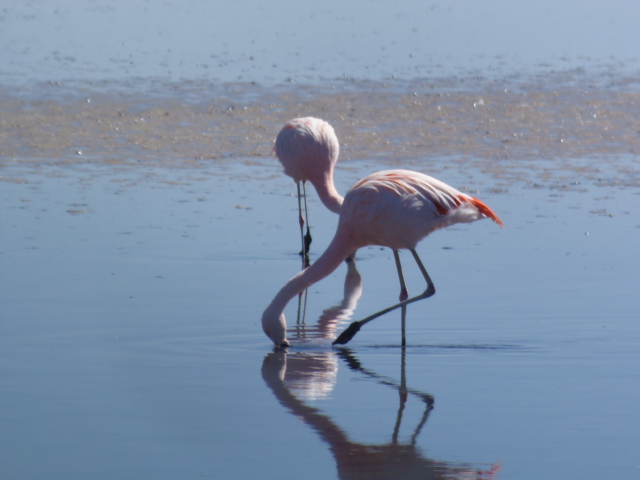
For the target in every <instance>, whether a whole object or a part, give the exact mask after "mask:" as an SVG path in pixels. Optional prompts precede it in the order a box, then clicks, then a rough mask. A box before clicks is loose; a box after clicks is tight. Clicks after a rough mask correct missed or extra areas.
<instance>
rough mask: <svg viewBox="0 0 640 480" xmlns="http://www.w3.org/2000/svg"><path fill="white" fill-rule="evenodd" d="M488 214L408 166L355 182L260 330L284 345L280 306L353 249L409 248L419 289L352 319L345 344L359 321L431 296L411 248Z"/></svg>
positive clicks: (491, 214)
mask: <svg viewBox="0 0 640 480" xmlns="http://www.w3.org/2000/svg"><path fill="white" fill-rule="evenodd" d="M485 217H488V218H491V219H492V220H493V221H494V222H496V223H497V224H498V225H500V226H501V227H502V226H503V223H502V221H501V220H500V219H499V218H498V216H497V215H496V214H495V213H494V212H493V211H492V210H491V209H490V208H489V207H488V206H487V205H485V204H484V203H482V202H481V201H480V200H478V199H476V198H474V197H472V196H470V195H467V194H465V193H462V192H459V191H458V190H456V189H454V188H453V187H450V186H449V185H447V184H445V183H443V182H441V181H439V180H436V179H435V178H432V177H429V176H427V175H424V174H422V173H418V172H414V171H410V170H387V171H383V172H378V173H374V174H372V175H369V176H368V177H365V178H364V179H362V180H360V181H359V182H357V183H356V184H355V185H354V186H353V187H351V189H350V190H349V192H348V193H347V195H346V197H345V198H344V202H343V204H342V209H341V211H340V219H339V221H338V228H337V230H336V234H335V236H334V237H333V240H332V241H331V243H330V244H329V247H328V248H327V249H326V250H325V252H324V253H323V254H322V255H321V256H320V258H318V260H317V261H316V262H315V263H314V264H313V265H311V266H310V267H308V268H305V269H304V270H302V271H301V272H300V273H298V274H297V275H295V276H294V277H293V278H292V279H291V280H289V282H287V283H286V284H285V286H284V287H282V289H281V290H280V291H279V292H278V293H277V294H276V296H275V297H274V298H273V300H272V301H271V303H270V304H269V306H268V307H267V308H266V310H265V311H264V313H263V314H262V329H263V330H264V332H265V334H266V335H267V337H269V338H270V339H271V341H272V342H273V343H274V344H275V345H276V346H288V345H289V342H288V341H287V339H286V333H287V323H286V320H285V317H284V308H285V307H286V305H287V303H289V301H290V300H291V299H292V298H293V297H294V296H296V295H297V294H298V293H300V292H302V291H303V290H304V289H306V288H308V287H309V286H310V285H312V284H314V283H316V282H318V281H320V280H322V279H323V278H324V277H326V276H327V275H329V274H330V273H331V272H333V271H334V270H335V269H336V268H338V266H339V265H340V263H341V262H342V261H343V260H344V259H345V258H347V257H348V256H349V254H351V252H355V251H356V250H357V249H359V248H362V247H366V246H369V245H382V246H386V247H389V248H391V249H393V250H394V252H396V251H397V250H399V249H407V250H409V251H410V252H411V254H412V255H413V258H414V259H415V261H416V263H417V264H418V268H419V269H420V271H421V272H422V275H423V277H424V279H425V281H426V282H427V288H426V289H425V291H424V292H423V293H421V294H420V295H417V296H415V297H412V298H409V299H406V300H403V301H401V302H400V303H398V304H396V305H393V306H392V307H389V308H387V309H385V310H382V311H380V312H378V313H376V314H374V315H371V316H370V317H367V318H365V319H364V320H361V321H359V322H354V323H352V324H351V326H350V327H349V328H348V329H347V330H346V331H345V332H343V334H342V335H340V337H338V339H336V341H334V344H335V343H347V342H348V341H349V340H350V339H351V338H352V337H353V336H354V335H355V334H356V333H357V332H358V330H359V329H360V327H361V326H362V325H364V324H365V323H367V322H369V321H371V320H373V319H374V318H376V317H378V316H380V315H382V314H384V313H387V312H389V311H391V310H394V309H396V308H399V307H402V306H404V305H407V304H409V303H412V302H415V301H417V300H420V299H422V298H428V297H430V296H432V295H433V294H434V293H435V291H436V289H435V286H434V285H433V282H432V281H431V278H430V277H429V274H428V273H427V270H426V269H425V267H424V265H423V264H422V261H421V260H420V257H419V256H418V254H417V253H416V250H415V247H416V245H417V244H418V242H419V241H420V240H422V239H423V238H424V237H426V236H427V235H429V234H430V233H431V232H434V231H436V230H439V229H441V228H444V227H448V226H449V225H453V224H455V223H467V222H473V221H475V220H479V219H481V218H485Z"/></svg>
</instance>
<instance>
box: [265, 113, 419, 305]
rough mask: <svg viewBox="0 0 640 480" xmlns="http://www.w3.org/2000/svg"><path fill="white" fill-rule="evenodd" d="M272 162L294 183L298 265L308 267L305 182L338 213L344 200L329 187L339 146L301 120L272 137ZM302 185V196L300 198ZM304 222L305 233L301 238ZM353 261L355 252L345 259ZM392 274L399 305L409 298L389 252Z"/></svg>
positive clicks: (328, 131) (322, 128)
mask: <svg viewBox="0 0 640 480" xmlns="http://www.w3.org/2000/svg"><path fill="white" fill-rule="evenodd" d="M273 149H274V151H275V154H276V158H278V160H279V161H280V163H281V164H282V166H283V167H284V173H285V174H286V175H288V176H290V177H291V178H293V180H294V181H295V182H296V186H297V189H298V219H299V223H300V242H301V244H302V250H301V251H300V255H302V262H303V266H304V267H308V266H309V258H308V253H309V246H310V245H311V233H310V232H309V214H308V211H307V190H306V181H307V180H308V181H310V182H311V184H312V185H313V186H314V187H315V189H316V192H317V193H318V196H319V197H320V200H321V201H322V203H323V204H324V205H325V207H327V208H328V209H329V210H331V211H332V212H333V213H338V214H339V213H340V207H341V206H342V202H343V201H344V199H343V198H342V196H341V195H340V194H339V193H338V191H337V190H336V187H335V185H334V183H333V169H334V167H335V165H336V162H337V161H338V154H339V152H340V144H339V142H338V137H337V136H336V132H335V130H334V129H333V127H332V126H331V125H330V124H329V123H328V122H326V121H324V120H322V119H320V118H315V117H302V118H294V119H293V120H289V121H288V122H287V123H285V125H284V126H283V127H282V129H281V130H280V132H279V133H278V136H277V137H276V144H275V146H274V147H273ZM300 184H302V195H301V194H300ZM302 197H304V216H303V215H302V200H301V199H302ZM305 218H306V224H307V233H306V235H305V234H304V225H305ZM347 258H348V259H349V260H353V259H354V258H355V250H354V251H353V252H352V254H351V255H350V256H349V257H347ZM393 258H394V260H395V262H396V270H397V272H398V278H399V280H400V301H402V300H406V299H407V298H408V297H409V292H408V291H407V287H406V284H405V281H404V275H403V273H402V265H401V263H400V256H399V255H398V251H397V250H393Z"/></svg>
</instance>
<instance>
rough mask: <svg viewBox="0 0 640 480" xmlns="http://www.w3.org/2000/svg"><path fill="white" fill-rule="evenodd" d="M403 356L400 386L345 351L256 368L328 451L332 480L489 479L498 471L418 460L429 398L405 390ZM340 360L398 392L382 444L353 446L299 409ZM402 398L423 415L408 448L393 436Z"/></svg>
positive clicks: (316, 412)
mask: <svg viewBox="0 0 640 480" xmlns="http://www.w3.org/2000/svg"><path fill="white" fill-rule="evenodd" d="M405 352H406V350H405V349H404V348H403V349H402V356H403V360H402V375H401V376H402V379H401V381H400V383H397V382H395V381H393V380H391V379H389V378H387V377H383V376H380V375H377V374H375V373H374V372H372V371H370V370H367V369H365V368H363V367H362V365H361V363H360V362H359V361H358V360H357V359H356V358H355V356H354V355H353V353H352V352H350V351H348V350H346V349H344V350H341V351H339V352H335V351H330V352H318V353H308V352H299V353H293V354H289V353H288V352H287V351H285V350H282V349H279V350H276V351H274V352H272V353H269V354H268V355H267V356H266V357H265V359H264V361H263V364H262V378H263V379H264V381H265V383H266V384H267V386H268V387H269V388H270V389H271V391H272V392H273V394H274V395H275V397H276V398H277V400H278V402H280V404H281V405H282V406H283V407H285V408H286V409H287V410H288V411H289V412H290V413H291V414H293V415H295V416H296V417H298V418H300V419H301V420H303V421H304V423H306V424H307V425H309V426H310V427H311V428H312V429H313V430H314V431H315V432H316V433H317V434H318V435H319V436H320V438H321V439H322V440H323V441H324V442H325V443H326V444H327V445H328V446H329V450H330V452H331V454H332V455H333V457H334V459H335V462H336V466H337V470H338V477H339V478H340V479H342V480H350V479H363V478H367V479H394V480H402V479H416V478H421V479H434V480H435V479H449V480H451V479H459V480H461V479H468V480H471V479H476V480H487V479H492V478H494V476H495V474H496V473H497V471H498V469H499V467H498V466H494V467H493V468H490V469H486V470H482V469H478V468H473V467H471V466H466V465H463V464H461V465H454V464H451V463H448V462H442V461H436V460H431V459H429V458H426V457H425V456H424V455H423V453H422V451H421V450H420V448H419V447H418V446H417V445H416V440H417V437H418V435H419V433H420V431H421V430H422V427H423V426H424V424H425V423H426V421H427V419H428V416H429V412H430V411H431V410H432V408H433V397H431V396H430V395H428V394H425V393H422V392H419V391H417V390H414V389H410V388H407V386H406V377H405V371H404V365H405V362H404V355H405ZM328 357H334V360H333V361H330V360H329V359H328ZM340 357H341V358H342V359H343V360H344V361H346V362H347V364H348V365H349V367H350V368H352V369H354V370H357V371H359V372H361V373H363V374H364V375H365V376H367V377H368V378H372V379H374V380H376V381H377V382H378V383H380V384H383V385H387V386H390V387H392V388H395V389H397V390H398V392H399V396H400V406H399V408H398V412H397V415H396V422H395V427H394V431H393V433H392V435H391V439H390V441H389V442H388V443H385V444H380V445H373V444H365V443H358V442H354V441H352V440H350V438H349V436H348V435H347V433H346V432H345V431H344V430H343V429H342V428H341V427H340V426H339V425H337V424H336V423H335V422H334V421H333V420H332V419H331V417H329V416H328V415H326V414H324V413H322V411H321V410H320V409H318V408H315V407H312V406H309V405H307V404H306V403H305V399H306V398H311V399H313V398H317V396H313V395H307V392H314V393H315V392H318V391H319V390H322V389H318V388H317V387H316V386H310V385H314V384H319V385H323V384H325V383H326V382H327V372H324V371H322V367H323V366H325V365H330V368H331V369H332V373H331V375H330V376H331V377H334V373H335V371H337V359H338V358H340ZM334 381H335V377H334ZM305 384H307V385H305ZM323 388H324V387H323ZM408 395H415V396H417V397H418V398H419V399H421V400H422V401H423V402H424V403H425V407H424V408H425V410H424V414H423V415H422V418H421V420H420V422H419V423H418V425H417V426H416V428H415V429H414V432H413V434H412V436H411V440H410V442H409V443H401V442H399V441H398V432H399V429H400V424H401V422H402V415H403V412H404V408H405V403H406V402H407V398H408ZM305 397H306V398H305Z"/></svg>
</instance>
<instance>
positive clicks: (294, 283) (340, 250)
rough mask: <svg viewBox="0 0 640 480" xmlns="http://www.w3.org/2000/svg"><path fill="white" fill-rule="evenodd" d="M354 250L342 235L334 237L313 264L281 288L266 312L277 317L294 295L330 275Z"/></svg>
mask: <svg viewBox="0 0 640 480" xmlns="http://www.w3.org/2000/svg"><path fill="white" fill-rule="evenodd" d="M352 252H353V247H352V246H350V245H348V243H347V242H345V241H343V240H342V239H341V238H340V237H338V236H336V237H334V239H333V240H332V241H331V244H330V245H329V247H328V248H327V249H326V250H325V252H324V253H323V254H322V255H321V256H320V258H318V260H316V262H315V263H314V264H313V265H311V266H310V267H308V268H305V269H304V270H303V271H301V272H300V273H298V274H297V275H296V276H295V277H293V278H292V279H291V280H289V281H288V282H287V283H286V285H285V286H284V287H282V288H281V289H280V291H279V292H278V293H277V294H276V296H275V297H274V298H273V300H272V301H271V303H270V304H269V306H268V307H267V309H266V310H265V313H267V312H269V313H272V314H274V315H275V317H278V316H280V314H281V313H282V312H284V309H285V307H286V306H287V304H288V303H289V301H290V300H291V299H292V298H293V297H295V296H296V295H297V294H299V293H300V292H302V291H304V290H305V289H306V288H308V287H309V286H311V285H313V284H314V283H316V282H319V281H320V280H322V279H323V278H325V277H326V276H328V275H329V274H330V273H331V272H333V271H334V270H335V269H336V268H338V267H339V266H340V264H341V263H342V262H343V261H344V259H346V258H347V257H348V256H349V255H351V253H352Z"/></svg>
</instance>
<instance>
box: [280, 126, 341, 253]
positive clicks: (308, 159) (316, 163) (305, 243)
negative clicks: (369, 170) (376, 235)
mask: <svg viewBox="0 0 640 480" xmlns="http://www.w3.org/2000/svg"><path fill="white" fill-rule="evenodd" d="M273 149H274V151H275V154H276V157H277V158H278V160H280V163H281V164H282V166H283V167H284V173H285V174H286V175H288V176H290V177H291V178H293V181H294V182H296V187H297V189H298V219H299V222H300V241H301V243H302V251H301V252H300V254H301V255H302V256H303V258H304V257H306V255H307V254H308V253H309V246H310V245H311V233H310V232H309V221H308V220H309V216H308V212H307V190H306V182H307V180H308V181H309V182H311V184H312V185H313V186H314V187H315V189H316V192H318V196H319V197H320V200H321V201H322V203H323V204H324V205H325V207H327V208H328V209H329V210H331V211H332V212H333V213H340V206H341V205H342V201H343V198H342V196H340V194H339V193H338V191H337V190H336V187H335V185H334V184H333V168H334V167H335V164H336V162H337V161H338V153H339V152H340V144H339V143H338V137H336V132H335V131H334V130H333V127H332V126H331V125H330V124H329V123H328V122H325V121H324V120H321V119H319V118H314V117H304V118H294V119H293V120H289V121H288V122H287V123H285V125H284V127H282V130H280V133H278V136H277V137H276V144H275V146H274V147H273ZM300 184H302V191H303V193H302V195H301V194H300ZM303 196H304V216H303V215H302V197H303ZM305 218H306V223H307V234H306V235H304V233H303V232H304V225H305Z"/></svg>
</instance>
